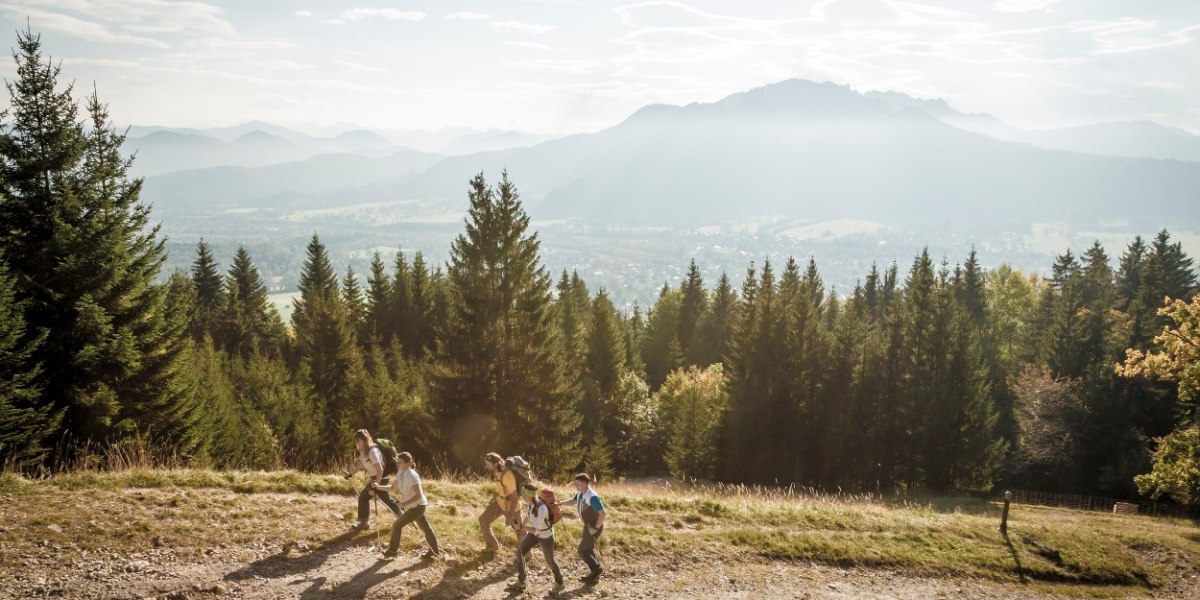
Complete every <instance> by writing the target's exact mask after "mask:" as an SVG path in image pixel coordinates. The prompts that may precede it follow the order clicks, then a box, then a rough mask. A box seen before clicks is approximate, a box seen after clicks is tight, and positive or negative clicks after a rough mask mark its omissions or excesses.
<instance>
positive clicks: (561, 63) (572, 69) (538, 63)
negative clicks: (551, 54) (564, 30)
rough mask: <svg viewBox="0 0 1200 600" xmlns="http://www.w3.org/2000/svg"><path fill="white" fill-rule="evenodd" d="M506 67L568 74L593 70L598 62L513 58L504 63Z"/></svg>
mask: <svg viewBox="0 0 1200 600" xmlns="http://www.w3.org/2000/svg"><path fill="white" fill-rule="evenodd" d="M504 65H505V66H507V67H512V68H515V69H524V70H527V71H540V72H544V73H560V74H569V75H583V74H585V73H589V72H591V71H593V70H595V69H596V68H597V67H599V66H600V63H598V62H596V61H593V60H572V59H541V60H513V61H508V62H505V63H504Z"/></svg>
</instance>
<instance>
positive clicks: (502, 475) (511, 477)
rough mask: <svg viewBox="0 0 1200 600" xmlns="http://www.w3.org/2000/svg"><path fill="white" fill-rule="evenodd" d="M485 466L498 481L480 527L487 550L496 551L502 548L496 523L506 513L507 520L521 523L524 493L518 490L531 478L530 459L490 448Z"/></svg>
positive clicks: (505, 521)
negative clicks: (519, 493)
mask: <svg viewBox="0 0 1200 600" xmlns="http://www.w3.org/2000/svg"><path fill="white" fill-rule="evenodd" d="M483 464H484V469H485V470H486V471H487V473H488V475H490V476H491V478H492V479H493V480H494V481H495V482H496V488H495V490H494V491H493V496H492V500H491V502H489V503H488V505H487V508H485V509H483V513H482V514H480V515H479V531H480V533H481V534H483V543H484V545H485V547H484V550H483V552H484V554H488V555H494V554H495V553H496V550H498V549H499V548H500V542H498V541H496V535H495V534H493V533H492V523H494V522H496V519H499V518H500V517H504V524H505V525H508V526H511V527H517V526H518V525H519V524H520V521H519V520H518V519H519V517H518V513H519V512H520V497H519V496H518V490H520V489H521V486H523V485H525V484H526V483H528V482H529V463H527V462H525V460H524V459H522V458H521V457H520V456H513V457H511V458H509V459H507V460H505V459H504V458H503V457H501V456H500V455H499V454H496V453H495V452H489V453H487V455H485V456H484V457H483Z"/></svg>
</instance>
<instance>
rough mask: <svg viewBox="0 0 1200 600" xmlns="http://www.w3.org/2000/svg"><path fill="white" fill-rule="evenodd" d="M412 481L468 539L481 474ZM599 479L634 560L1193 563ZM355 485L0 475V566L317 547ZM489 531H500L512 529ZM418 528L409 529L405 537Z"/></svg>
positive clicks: (1175, 541) (1065, 534)
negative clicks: (37, 559)
mask: <svg viewBox="0 0 1200 600" xmlns="http://www.w3.org/2000/svg"><path fill="white" fill-rule="evenodd" d="M355 483H356V484H357V485H362V482H361V480H355ZM426 488H427V493H428V495H429V496H430V499H431V501H432V502H433V507H432V509H431V511H430V516H431V520H432V522H433V525H434V528H435V530H437V532H438V534H439V537H440V538H441V540H442V542H443V544H444V545H447V546H449V547H450V548H458V549H465V550H471V549H474V548H477V547H478V546H479V545H480V543H479V541H478V532H477V531H476V527H477V526H476V522H475V516H476V515H477V514H478V512H479V510H480V509H481V508H482V506H483V505H484V504H485V503H486V501H487V495H488V490H487V487H486V486H485V485H483V484H481V483H454V482H442V481H429V482H427V484H426ZM599 488H600V491H601V493H602V494H603V495H604V497H605V499H606V501H607V504H608V505H609V507H610V512H611V515H610V518H611V519H612V520H611V523H612V527H611V528H610V529H609V531H608V532H607V533H606V536H605V542H604V551H605V552H606V553H609V554H610V555H620V556H622V557H626V558H629V559H634V560H654V561H661V560H663V559H669V560H688V559H693V560H713V559H719V560H726V561H729V560H732V561H756V560H757V561H762V560H789V561H795V560H799V561H814V562H819V563H827V564H834V565H839V566H856V567H869V568H870V567H877V568H887V569H891V570H896V571H901V572H905V573H910V574H914V575H927V576H953V577H979V578H984V579H988V580H995V581H1012V582H1016V581H1018V580H1025V581H1032V582H1041V583H1045V584H1051V585H1053V586H1056V587H1057V586H1061V585H1062V584H1088V585H1089V586H1096V585H1102V586H1114V585H1115V586H1136V587H1143V586H1151V587H1152V586H1157V585H1159V584H1161V583H1163V582H1164V581H1165V579H1166V578H1169V577H1173V576H1175V574H1177V573H1180V572H1192V573H1195V572H1197V570H1198V569H1200V531H1198V530H1197V529H1196V527H1195V524H1194V523H1192V522H1181V521H1167V520H1161V519H1149V518H1144V517H1126V516H1114V515H1107V514H1100V513H1085V512H1077V511H1067V510H1059V509H1048V508H1038V507H1029V506H1014V508H1013V511H1012V515H1011V517H1010V521H1009V534H1010V535H1009V538H1008V540H1005V538H1004V537H1002V536H1001V535H1000V534H999V533H998V531H997V524H998V520H999V508H998V507H997V506H996V505H994V504H991V503H987V502H982V501H977V500H964V499H937V500H932V501H928V502H903V501H893V502H881V501H878V500H870V499H865V498H852V497H830V496H818V495H792V494H787V493H782V492H772V491H761V490H748V489H744V488H726V489H722V490H671V489H664V488H650V487H638V486H623V485H611V486H599ZM560 491H564V490H562V489H560ZM353 493H354V492H353V490H352V489H351V484H350V483H348V482H346V481H343V480H342V479H340V478H336V477H330V476H319V475H308V474H301V473H295V472H276V473H240V472H213V471H204V470H173V471H153V470H136V469H135V470H129V471H124V472H118V473H96V472H80V473H73V474H67V475H60V476H57V477H55V478H53V479H49V480H42V481H28V480H25V479H21V478H20V477H17V476H14V475H11V474H0V495H3V497H2V498H0V499H2V500H4V501H3V502H0V522H2V523H3V524H4V527H3V528H2V529H0V546H2V547H4V548H6V549H7V550H9V551H8V552H3V553H0V573H2V572H5V571H10V570H12V569H15V568H19V567H18V565H17V564H16V563H15V562H13V561H14V557H15V556H18V555H20V554H21V553H22V552H23V551H25V550H28V549H30V548H32V547H34V546H37V545H44V544H49V545H51V546H58V547H60V548H61V549H62V552H63V553H64V554H71V553H81V552H83V551H93V552H94V551H100V552H131V551H135V550H140V549H143V548H146V547H150V546H151V545H152V544H153V543H155V539H156V538H157V539H158V540H159V543H163V544H167V545H169V546H171V547H173V548H176V549H177V550H182V551H184V552H190V553H194V555H195V556H196V557H197V559H198V560H202V557H203V556H204V553H205V550H206V549H208V548H213V547H226V548H231V549H234V550H236V549H237V548H239V547H252V546H258V547H261V546H263V545H268V544H284V543H287V542H302V543H304V544H309V545H318V544H321V543H323V542H326V541H328V540H329V539H331V538H333V537H335V536H337V535H338V534H340V533H342V532H344V530H345V527H346V523H347V521H346V519H348V518H349V517H350V516H351V515H352V513H353V507H354V502H353V499H352V498H350V496H351V495H352V494H353ZM390 523H391V518H390V517H384V518H383V519H382V523H381V522H380V521H376V525H377V526H379V525H381V524H382V525H389V524H390ZM380 529H382V527H381V528H380ZM496 529H497V532H498V533H501V527H500V525H499V524H497V525H496ZM384 535H385V539H386V532H385V534H384ZM502 535H504V536H506V538H507V539H508V540H509V541H511V540H512V533H511V532H508V531H504V532H502ZM1027 536H1032V537H1033V538H1036V539H1030V538H1029V537H1027ZM418 538H419V536H416V535H407V536H406V537H405V546H406V547H407V546H410V545H412V546H414V547H415V545H416V544H418ZM559 539H560V542H559V543H560V544H574V543H575V542H576V541H577V539H578V525H577V523H576V522H573V521H568V522H567V523H566V524H565V526H564V527H561V528H560V530H559ZM1047 546H1048V547H1051V548H1053V549H1056V550H1058V551H1059V553H1060V558H1058V559H1056V558H1055V557H1053V556H1051V555H1050V554H1051V553H1049V552H1047V551H1046V547H1047Z"/></svg>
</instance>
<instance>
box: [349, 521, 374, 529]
mask: <svg viewBox="0 0 1200 600" xmlns="http://www.w3.org/2000/svg"><path fill="white" fill-rule="evenodd" d="M370 528H371V526H370V525H367V524H366V523H364V522H362V521H355V522H354V524H353V525H351V526H350V531H366V530H368V529H370Z"/></svg>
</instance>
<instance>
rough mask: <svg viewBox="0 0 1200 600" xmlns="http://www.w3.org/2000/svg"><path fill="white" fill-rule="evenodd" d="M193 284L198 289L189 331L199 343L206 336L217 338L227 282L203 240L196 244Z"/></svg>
mask: <svg viewBox="0 0 1200 600" xmlns="http://www.w3.org/2000/svg"><path fill="white" fill-rule="evenodd" d="M192 283H193V284H194V285H195V287H196V305H195V312H194V313H193V314H192V322H191V326H190V327H189V331H190V333H191V334H192V338H193V339H195V340H197V341H199V340H202V339H204V337H205V336H208V337H210V338H215V337H216V336H217V330H218V328H219V321H220V312H221V308H222V304H223V303H224V300H225V298H224V292H225V282H224V281H222V280H221V273H220V272H219V271H218V269H217V261H216V259H214V258H213V255H212V251H211V250H210V249H209V248H208V244H206V243H205V242H204V239H203V238H201V239H200V242H199V243H197V244H196V260H195V261H194V262H192Z"/></svg>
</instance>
